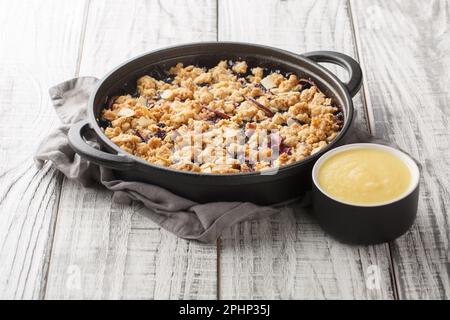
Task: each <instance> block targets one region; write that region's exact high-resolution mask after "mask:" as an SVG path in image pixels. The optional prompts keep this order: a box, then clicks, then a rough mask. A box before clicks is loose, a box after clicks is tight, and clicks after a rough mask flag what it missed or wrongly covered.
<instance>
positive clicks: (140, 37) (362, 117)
mask: <svg viewBox="0 0 450 320" xmlns="http://www.w3.org/2000/svg"><path fill="white" fill-rule="evenodd" d="M0 30H1V31H0V47H1V50H0V110H1V113H0V297H1V298H7V299H36V298H47V299H53V298H56V299H62V298H84V299H93V298H101V299H110V298H119V299H129V298H138V299H141V298H142V299H188V298H189V299H216V298H220V299H240V298H249V299H260V298H269V299H270V298H273V299H316V298H327V299H412V298H421V299H422V298H424V299H428V298H441V299H442V298H445V299H449V298H450V252H449V249H450V248H449V242H450V216H449V213H450V209H449V206H450V196H449V181H450V132H449V125H450V121H449V119H450V1H449V0H441V1H439V0H433V1H432V0H428V1H411V0H403V1H390V0H389V1H388V0H385V1H381V0H380V1H370V0H317V1H316V0H298V1H294V0H286V1H281V0H280V1H277V0H273V1H272V0H268V1H261V0H250V1H249V0H199V1H195V0H191V1H185V0H170V1H167V0H165V1H162V0H161V1H156V0H147V1H146V0H121V1H106V0H90V1H89V0H86V1H84V0H74V1H58V0H33V1H30V0H15V1H8V0H0ZM211 40H234V41H246V42H253V43H261V44H267V45H272V46H276V47H280V48H284V49H288V50H291V51H293V52H298V53H302V52H306V51H312V50H336V51H340V52H344V53H346V54H349V55H351V56H353V57H355V58H356V59H358V60H359V61H360V63H361V65H362V68H363V70H364V76H365V79H364V87H363V89H362V91H361V93H360V94H358V96H356V97H355V99H354V101H355V104H356V109H357V110H358V115H359V116H358V121H362V122H365V123H367V125H368V130H370V131H372V132H376V133H377V135H379V136H382V137H384V138H387V139H390V140H392V141H395V142H396V143H398V144H399V145H400V147H402V148H404V149H405V150H408V151H409V152H410V153H411V154H412V155H413V156H415V157H416V158H417V159H419V160H420V162H421V163H422V165H423V169H422V180H421V186H420V188H421V198H420V203H419V212H418V217H417V221H416V223H415V225H414V226H413V228H412V229H411V230H410V231H409V232H408V233H407V234H406V235H404V236H402V237H401V238H399V239H398V240H396V241H394V242H391V243H387V244H383V245H378V246H369V247H367V246H348V245H343V244H341V243H339V242H337V241H335V240H333V239H332V238H330V237H329V236H328V235H326V234H325V233H324V232H323V231H322V230H321V229H320V228H319V227H318V226H317V225H316V223H315V222H314V221H313V219H311V218H310V217H309V216H308V215H304V214H299V213H295V212H291V213H286V214H283V215H278V216H274V217H272V218H270V219H266V220H260V221H253V222H246V223H241V224H239V225H236V226H234V227H233V228H231V229H230V230H228V231H227V232H226V234H224V235H223V236H222V237H221V239H219V241H218V242H217V245H204V244H200V243H197V242H190V241H185V240H182V239H178V238H176V237H175V236H173V235H172V234H170V233H168V232H166V231H165V230H163V229H161V228H159V227H158V226H156V225H155V224H153V223H152V222H151V221H149V219H147V218H146V217H144V216H142V215H140V214H139V210H138V208H137V207H136V206H120V205H116V204H113V203H112V201H111V193H110V192H107V191H104V190H100V189H85V188H83V187H81V186H79V185H77V184H76V183H74V182H71V181H68V180H67V179H65V178H64V177H63V176H62V175H61V174H60V173H58V172H56V171H55V170H54V169H52V168H51V167H50V166H46V167H45V168H44V169H43V170H40V171H38V170H37V169H36V168H35V167H34V165H33V161H32V156H33V153H34V152H35V149H36V146H37V144H38V142H39V141H40V140H41V139H42V138H43V137H44V136H46V134H48V133H49V132H50V131H51V130H52V129H53V128H54V127H56V126H57V125H58V119H57V117H56V115H55V114H54V112H53V110H52V108H51V106H50V102H49V98H48V94H47V90H48V88H49V87H50V86H52V85H54V84H56V83H58V82H61V81H63V80H66V79H68V78H71V77H75V76H79V75H94V76H97V77H101V76H103V75H104V74H105V73H106V72H107V71H108V70H110V69H111V68H113V67H114V66H116V65H117V64H118V63H120V62H122V61H124V60H125V59H127V58H130V57H132V56H135V55H138V54H140V53H143V52H146V51H150V50H153V49H155V48H159V47H163V46H166V45H174V44H180V43H186V42H192V41H211ZM339 72H340V73H339V74H340V75H341V76H344V77H345V75H344V73H343V72H341V71H339Z"/></svg>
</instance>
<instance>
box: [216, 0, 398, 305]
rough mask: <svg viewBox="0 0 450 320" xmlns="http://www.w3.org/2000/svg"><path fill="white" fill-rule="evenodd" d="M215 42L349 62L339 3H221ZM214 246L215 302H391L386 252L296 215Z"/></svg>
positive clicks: (234, 233) (351, 50)
mask: <svg viewBox="0 0 450 320" xmlns="http://www.w3.org/2000/svg"><path fill="white" fill-rule="evenodd" d="M219 40H236V41H248V42H254V43H261V44H267V45H273V46H276V47H281V48H284V49H288V50H291V51H293V52H299V53H301V52H306V51H313V50H335V51H340V52H344V53H347V54H349V55H351V56H355V47H354V43H353V39H352V28H351V20H350V15H349V8H348V6H347V3H346V1H340V0H335V1H264V3H263V4H262V3H261V2H260V1H256V0H253V1H238V0H235V1H221V2H220V6H219ZM333 70H335V69H333ZM339 74H340V75H342V73H341V72H339ZM354 101H355V106H356V109H357V110H359V116H360V117H359V119H358V121H359V122H360V123H361V125H364V121H365V120H364V117H363V115H364V109H363V106H362V102H361V97H356V98H355V99H354ZM221 244H222V245H221V248H220V253H221V260H220V261H221V270H222V272H221V274H220V281H221V292H220V297H221V298H223V299H244V298H247V299H279V298H281V299H380V298H385V299H392V298H393V295H394V294H393V288H392V286H391V274H390V269H389V265H390V261H389V250H388V247H387V245H379V246H372V247H355V246H347V245H343V244H341V243H339V242H337V241H335V240H334V239H332V238H330V237H329V236H328V235H326V234H325V233H324V232H323V231H321V229H320V228H319V227H318V225H317V224H316V223H315V222H314V220H313V219H312V218H311V216H310V215H309V214H308V213H305V212H304V211H303V210H298V208H297V210H295V212H294V211H289V210H287V211H284V212H283V213H281V214H279V215H277V216H274V217H272V218H270V219H265V220H260V221H253V222H245V223H241V224H239V225H237V226H235V227H232V228H231V229H230V230H229V232H228V233H227V234H226V235H224V236H223V237H222V241H221ZM374 270H377V271H378V272H379V275H380V281H379V286H378V288H376V287H375V288H374V287H372V286H370V285H369V286H367V285H366V283H367V281H369V282H370V279H371V278H370V275H371V274H372V272H373V271H374Z"/></svg>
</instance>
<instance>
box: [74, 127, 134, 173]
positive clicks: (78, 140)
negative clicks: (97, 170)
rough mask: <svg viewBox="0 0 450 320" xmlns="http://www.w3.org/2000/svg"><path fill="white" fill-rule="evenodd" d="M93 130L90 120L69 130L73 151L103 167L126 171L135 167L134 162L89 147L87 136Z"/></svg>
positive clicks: (122, 156)
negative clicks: (85, 138)
mask: <svg viewBox="0 0 450 320" xmlns="http://www.w3.org/2000/svg"><path fill="white" fill-rule="evenodd" d="M88 130H91V127H90V124H89V121H88V120H81V121H80V122H77V123H75V124H74V125H72V126H71V127H70V129H69V133H68V135H67V137H68V139H69V144H70V146H71V147H72V149H73V150H74V151H75V152H76V153H78V154H79V155H80V156H82V157H83V158H86V159H87V160H89V161H91V162H93V163H95V164H98V165H100V166H103V167H107V168H112V169H117V170H125V169H128V168H131V167H133V166H134V164H135V162H134V160H132V159H130V158H128V157H126V156H124V155H120V154H111V153H107V152H104V151H101V150H99V149H96V148H94V147H93V146H91V145H89V144H88V143H87V142H86V141H85V140H84V137H85V134H86V133H87V131H88Z"/></svg>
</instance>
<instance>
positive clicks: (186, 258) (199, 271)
mask: <svg viewBox="0 0 450 320" xmlns="http://www.w3.org/2000/svg"><path fill="white" fill-rule="evenodd" d="M215 5H216V2H215V1H213V0H211V1H183V0H176V1H164V2H163V1H140V0H136V1H129V0H126V1H115V2H111V1H95V2H94V1H93V2H91V4H90V7H89V15H88V20H87V27H86V35H85V41H84V47H83V57H82V62H81V68H80V71H81V74H84V75H95V76H102V75H103V74H105V73H106V72H107V71H108V70H109V69H111V68H113V67H115V66H116V65H117V64H118V63H120V62H122V61H124V60H125V59H127V58H130V57H132V56H135V55H137V54H140V53H142V52H145V51H149V50H152V49H155V48H157V47H161V46H165V45H171V44H177V43H181V42H189V41H201V40H215V39H216V19H215V12H216V6H215ZM111 196H112V195H111V193H110V192H107V191H104V190H100V189H85V188H82V187H80V186H78V185H77V184H75V183H73V182H71V181H67V180H66V181H64V184H63V188H62V195H61V201H60V207H59V215H58V221H57V225H56V231H55V244H54V249H53V252H52V258H51V264H50V271H49V280H48V286H47V292H46V298H56V299H60V298H85V299H92V298H102V299H112V298H123V299H131V298H137V299H181V298H182V299H212V298H215V297H216V246H215V245H202V244H199V243H196V242H189V241H184V240H182V239H178V238H177V237H175V236H174V235H172V234H170V233H168V232H167V231H165V230H163V229H161V228H159V227H157V225H155V224H154V223H152V222H151V221H150V220H149V219H148V218H147V217H145V216H143V215H142V211H143V209H142V208H140V207H137V205H134V206H122V205H116V204H114V203H112V200H111Z"/></svg>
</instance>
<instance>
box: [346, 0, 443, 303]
mask: <svg viewBox="0 0 450 320" xmlns="http://www.w3.org/2000/svg"><path fill="white" fill-rule="evenodd" d="M351 7H352V11H353V14H354V18H355V27H356V30H357V31H358V32H357V40H358V44H359V51H360V56H361V57H362V64H363V68H364V70H365V74H366V80H365V86H366V88H367V93H368V97H369V98H370V99H369V106H370V107H371V108H372V109H373V112H374V116H375V125H376V131H377V133H378V135H380V136H383V137H385V138H386V139H389V140H391V141H394V142H396V143H398V145H399V146H400V147H401V148H403V149H404V150H406V151H408V152H410V153H411V154H412V155H413V156H414V157H415V158H416V159H418V161H419V162H420V164H421V165H422V179H421V184H420V188H421V191H420V192H421V193H420V195H421V197H420V201H419V212H418V217H417V221H416V224H415V225H414V227H413V228H412V229H411V230H410V231H409V232H408V233H407V234H406V235H404V236H403V237H401V238H400V239H398V240H397V241H395V242H394V243H393V259H394V260H393V262H394V266H395V272H396V277H397V286H398V290H399V295H400V298H403V299H431V298H433V299H449V298H450V251H449V249H450V248H449V245H450V217H449V208H450V196H449V181H450V160H449V159H450V139H449V135H448V127H449V115H450V111H449V110H450V109H449V101H450V3H449V2H448V1H445V0H444V1H426V2H416V1H378V2H375V3H374V2H373V1H351Z"/></svg>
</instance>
